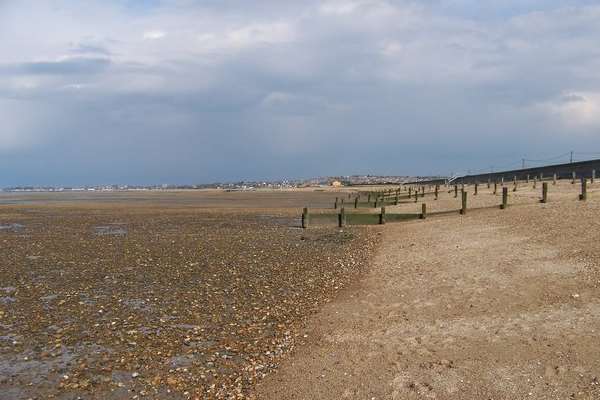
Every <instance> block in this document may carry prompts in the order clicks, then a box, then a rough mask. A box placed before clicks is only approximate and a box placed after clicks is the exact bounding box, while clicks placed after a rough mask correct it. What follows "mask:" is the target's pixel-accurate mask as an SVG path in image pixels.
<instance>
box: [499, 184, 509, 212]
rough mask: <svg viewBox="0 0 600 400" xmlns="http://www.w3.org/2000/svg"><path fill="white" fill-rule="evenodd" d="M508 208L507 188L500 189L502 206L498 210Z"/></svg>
mask: <svg viewBox="0 0 600 400" xmlns="http://www.w3.org/2000/svg"><path fill="white" fill-rule="evenodd" d="M506 207H508V188H502V204H501V205H500V209H501V210H504V209H506Z"/></svg>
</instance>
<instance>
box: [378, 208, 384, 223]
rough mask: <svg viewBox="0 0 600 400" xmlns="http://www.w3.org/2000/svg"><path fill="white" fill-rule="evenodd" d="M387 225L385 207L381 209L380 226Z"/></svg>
mask: <svg viewBox="0 0 600 400" xmlns="http://www.w3.org/2000/svg"><path fill="white" fill-rule="evenodd" d="M384 224H385V207H381V213H380V214H379V225H384Z"/></svg>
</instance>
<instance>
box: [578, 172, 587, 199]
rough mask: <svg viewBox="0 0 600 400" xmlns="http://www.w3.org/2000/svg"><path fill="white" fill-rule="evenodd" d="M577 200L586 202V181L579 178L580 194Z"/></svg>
mask: <svg viewBox="0 0 600 400" xmlns="http://www.w3.org/2000/svg"><path fill="white" fill-rule="evenodd" d="M579 200H583V201H585V200H587V179H586V178H584V177H581V194H580V195H579Z"/></svg>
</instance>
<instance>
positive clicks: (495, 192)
mask: <svg viewBox="0 0 600 400" xmlns="http://www.w3.org/2000/svg"><path fill="white" fill-rule="evenodd" d="M494 194H498V182H496V181H494Z"/></svg>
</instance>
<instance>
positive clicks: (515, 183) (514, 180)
mask: <svg viewBox="0 0 600 400" xmlns="http://www.w3.org/2000/svg"><path fill="white" fill-rule="evenodd" d="M513 185H515V187H516V186H517V176H516V175H513Z"/></svg>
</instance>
